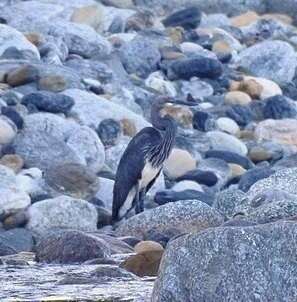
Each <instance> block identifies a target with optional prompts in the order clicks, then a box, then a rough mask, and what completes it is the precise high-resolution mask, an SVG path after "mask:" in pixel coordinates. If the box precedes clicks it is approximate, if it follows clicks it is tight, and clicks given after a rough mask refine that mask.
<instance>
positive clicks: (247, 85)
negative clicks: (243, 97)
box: [238, 78, 264, 99]
mask: <svg viewBox="0 0 297 302" xmlns="http://www.w3.org/2000/svg"><path fill="white" fill-rule="evenodd" d="M238 90H240V91H242V92H245V93H247V94H248V95H249V96H250V97H251V98H252V99H260V98H261V95H262V94H263V91H264V87H263V86H262V85H261V84H260V83H259V82H258V81H257V80H255V79H253V78H251V79H244V80H243V81H241V82H239V83H238Z"/></svg>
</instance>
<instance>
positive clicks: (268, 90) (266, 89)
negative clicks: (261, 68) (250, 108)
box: [244, 76, 283, 100]
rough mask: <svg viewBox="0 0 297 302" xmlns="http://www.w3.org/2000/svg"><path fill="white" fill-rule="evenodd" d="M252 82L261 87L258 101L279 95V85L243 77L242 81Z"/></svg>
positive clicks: (280, 92)
mask: <svg viewBox="0 0 297 302" xmlns="http://www.w3.org/2000/svg"><path fill="white" fill-rule="evenodd" d="M249 80H253V81H255V82H256V83H258V84H259V85H260V86H261V87H262V91H261V94H260V99H261V100H264V99H266V98H269V97H272V96H275V95H281V94H283V93H282V90H281V88H280V87H279V85H278V84H277V83H275V82H273V81H271V80H268V79H264V78H259V77H247V76H246V77H244V81H249Z"/></svg>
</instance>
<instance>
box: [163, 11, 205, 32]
mask: <svg viewBox="0 0 297 302" xmlns="http://www.w3.org/2000/svg"><path fill="white" fill-rule="evenodd" d="M200 21H201V11H200V10H199V9H198V7H196V6H193V7H187V8H185V9H182V10H179V11H176V12H174V13H173V14H171V15H169V16H168V17H167V18H165V19H164V20H163V21H162V22H163V24H164V26H166V27H169V26H171V27H176V26H181V27H183V28H184V29H194V28H196V27H198V25H199V24H200Z"/></svg>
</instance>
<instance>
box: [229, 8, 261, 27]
mask: <svg viewBox="0 0 297 302" xmlns="http://www.w3.org/2000/svg"><path fill="white" fill-rule="evenodd" d="M259 19H260V16H259V15H258V14H257V13H256V12H254V11H248V12H246V13H244V14H241V15H239V16H236V17H233V18H231V24H232V26H235V27H243V26H248V25H250V24H252V23H253V22H256V21H257V20H259Z"/></svg>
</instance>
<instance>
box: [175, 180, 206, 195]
mask: <svg viewBox="0 0 297 302" xmlns="http://www.w3.org/2000/svg"><path fill="white" fill-rule="evenodd" d="M172 190H173V191H175V192H182V191H184V190H194V191H199V192H203V189H202V187H201V186H200V185H199V184H198V183H197V182H195V181H191V180H183V181H180V182H178V183H177V184H175V185H174V186H173V187H172Z"/></svg>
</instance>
